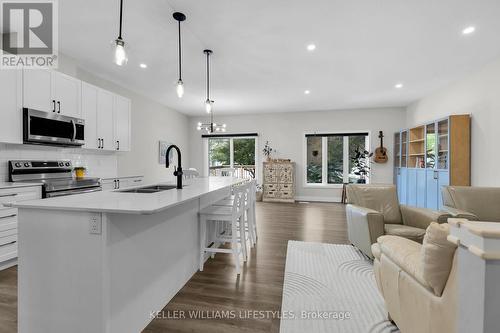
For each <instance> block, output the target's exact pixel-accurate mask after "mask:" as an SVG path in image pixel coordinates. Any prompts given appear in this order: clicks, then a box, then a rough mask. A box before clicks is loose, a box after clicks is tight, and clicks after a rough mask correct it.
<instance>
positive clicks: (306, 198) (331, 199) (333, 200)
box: [295, 196, 342, 202]
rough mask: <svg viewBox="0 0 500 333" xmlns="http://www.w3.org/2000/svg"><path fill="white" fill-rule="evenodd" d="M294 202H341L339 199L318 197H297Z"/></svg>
mask: <svg viewBox="0 0 500 333" xmlns="http://www.w3.org/2000/svg"><path fill="white" fill-rule="evenodd" d="M295 201H311V202H341V201H342V199H341V197H332V196H329V197H319V196H298V197H295Z"/></svg>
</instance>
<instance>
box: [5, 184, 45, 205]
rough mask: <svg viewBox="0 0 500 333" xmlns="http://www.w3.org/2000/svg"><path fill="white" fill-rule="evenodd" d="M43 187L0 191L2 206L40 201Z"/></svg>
mask: <svg viewBox="0 0 500 333" xmlns="http://www.w3.org/2000/svg"><path fill="white" fill-rule="evenodd" d="M41 190H42V189H41V187H40V186H37V187H21V188H12V189H3V190H0V204H5V203H11V202H18V201H26V200H34V199H40V198H41V197H42V193H41Z"/></svg>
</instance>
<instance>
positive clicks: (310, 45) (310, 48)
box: [307, 44, 316, 51]
mask: <svg viewBox="0 0 500 333" xmlns="http://www.w3.org/2000/svg"><path fill="white" fill-rule="evenodd" d="M314 50H316V45H315V44H309V45H307V51H314Z"/></svg>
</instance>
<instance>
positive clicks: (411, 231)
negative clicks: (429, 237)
mask: <svg viewBox="0 0 500 333" xmlns="http://www.w3.org/2000/svg"><path fill="white" fill-rule="evenodd" d="M384 231H385V234H386V235H391V236H400V237H404V238H408V239H411V240H412V241H415V242H418V243H422V240H423V238H424V235H425V229H420V228H415V227H412V226H409V225H403V224H385V225H384Z"/></svg>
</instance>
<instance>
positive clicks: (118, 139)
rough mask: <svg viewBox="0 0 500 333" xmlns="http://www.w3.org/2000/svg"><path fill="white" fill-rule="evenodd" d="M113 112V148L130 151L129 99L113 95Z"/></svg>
mask: <svg viewBox="0 0 500 333" xmlns="http://www.w3.org/2000/svg"><path fill="white" fill-rule="evenodd" d="M113 112H114V113H113V116H114V125H115V126H114V143H115V148H116V150H119V151H130V100H129V99H128V98H125V97H122V96H118V95H115V104H114V109H113Z"/></svg>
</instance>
